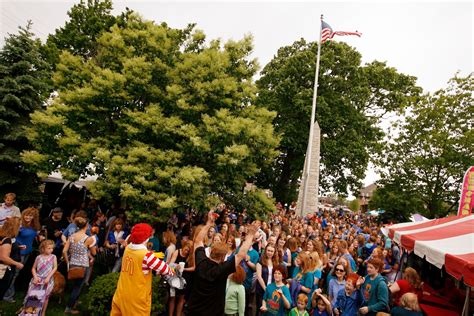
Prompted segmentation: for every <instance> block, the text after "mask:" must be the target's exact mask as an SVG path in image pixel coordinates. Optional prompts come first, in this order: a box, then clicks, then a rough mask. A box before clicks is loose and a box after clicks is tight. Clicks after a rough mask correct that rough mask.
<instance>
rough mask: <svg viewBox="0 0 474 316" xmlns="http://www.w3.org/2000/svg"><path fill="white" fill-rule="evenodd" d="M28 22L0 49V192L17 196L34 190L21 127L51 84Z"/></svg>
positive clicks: (24, 197) (27, 197)
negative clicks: (23, 155) (25, 161)
mask: <svg viewBox="0 0 474 316" xmlns="http://www.w3.org/2000/svg"><path fill="white" fill-rule="evenodd" d="M31 26H32V24H31V22H28V24H27V26H26V27H25V28H23V27H20V28H19V32H18V34H11V35H9V36H8V37H7V38H6V40H5V45H4V46H3V47H2V49H1V51H0V131H1V132H0V195H1V196H3V193H5V192H10V191H13V192H16V193H17V195H18V197H19V200H22V201H27V200H30V199H31V197H32V196H31V194H32V192H37V190H36V188H37V179H36V176H35V174H31V173H28V172H26V171H25V168H24V166H23V164H22V162H21V157H20V152H21V151H22V150H24V149H29V148H30V147H29V143H28V140H27V139H26V135H25V132H24V130H23V128H24V127H25V126H28V125H29V124H30V123H29V114H30V113H32V112H33V111H34V110H37V109H39V108H40V107H41V105H42V103H43V101H44V100H45V98H46V96H47V91H48V90H49V87H50V85H49V84H50V81H51V80H50V77H51V74H50V73H49V72H48V70H47V69H48V64H47V63H46V62H45V60H44V59H43V58H42V56H41V54H40V53H39V48H40V45H41V43H40V41H39V40H35V39H34V34H33V33H32V32H31Z"/></svg>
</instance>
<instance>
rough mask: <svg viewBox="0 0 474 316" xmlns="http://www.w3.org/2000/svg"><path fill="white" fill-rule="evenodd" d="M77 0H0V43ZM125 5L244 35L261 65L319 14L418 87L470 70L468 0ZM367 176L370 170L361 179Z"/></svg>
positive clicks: (309, 33) (40, 30)
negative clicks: (19, 28) (413, 79)
mask: <svg viewBox="0 0 474 316" xmlns="http://www.w3.org/2000/svg"><path fill="white" fill-rule="evenodd" d="M78 2H79V1H65V0H62V1H41V0H36V1H22V0H0V12H1V15H0V35H1V39H0V45H3V43H4V40H3V38H4V37H5V36H6V35H7V33H15V32H16V28H17V26H18V25H25V24H26V21H27V20H28V19H31V20H32V21H33V23H34V24H33V31H34V33H36V35H37V36H38V37H39V38H41V39H43V40H44V39H45V38H46V36H47V34H49V33H52V32H54V30H55V29H56V28H58V27H60V26H62V25H63V24H64V22H65V21H66V19H67V18H68V17H67V11H68V10H69V8H70V7H71V6H72V5H73V4H74V3H78ZM125 7H129V8H130V9H133V10H134V11H136V12H139V13H140V14H141V15H142V16H143V17H145V18H146V19H150V20H154V21H156V22H162V21H164V22H166V23H168V25H169V26H171V27H174V28H183V27H185V26H186V25H187V24H188V23H193V22H194V23H197V28H199V29H202V30H203V31H204V32H205V34H206V35H207V38H208V39H214V38H221V39H223V40H227V39H230V38H231V39H234V40H238V39H241V38H242V37H243V36H244V35H245V34H249V33H250V34H252V35H253V36H254V47H255V49H254V57H255V58H257V59H258V61H259V64H260V66H261V67H263V66H264V65H265V64H266V63H268V62H269V61H270V60H271V59H272V58H273V56H274V55H275V54H276V52H277V50H278V48H279V47H281V46H285V45H291V44H292V43H293V42H294V41H296V40H298V39H300V38H301V37H303V38H305V39H306V40H307V41H314V40H318V39H319V27H320V15H321V14H324V19H325V21H326V22H327V23H328V24H329V25H331V27H332V28H333V30H334V31H356V30H357V31H359V32H362V34H363V35H362V37H361V38H358V37H355V36H346V37H338V38H337V40H341V41H345V42H346V43H348V44H349V45H351V46H353V47H355V48H356V49H357V50H358V51H359V52H360V53H361V54H362V60H363V62H371V61H373V60H379V61H386V62H387V63H388V65H389V66H392V67H395V68H396V69H397V70H398V71H400V72H402V73H405V74H409V75H413V76H416V77H417V78H418V84H419V85H420V86H421V87H422V88H423V89H424V90H425V91H430V92H433V91H435V90H437V89H440V88H443V87H445V86H446V83H447V81H448V80H449V78H451V77H453V75H454V74H455V73H456V72H457V71H460V72H461V74H462V75H467V74H468V73H470V72H472V66H473V58H474V54H473V10H474V9H473V2H472V1H460V2H455V1H449V2H446V1H445V2H442V1H437V2H430V1H419V2H412V1H397V2H387V1H381V0H379V1H372V2H369V1H303V2H295V1H291V2H290V1H277V2H275V1H239V2H236V1H209V2H204V1H186V2H185V1H172V2H171V1H156V0H154V1H151V0H150V1H143V0H142V1H114V8H115V9H114V14H119V13H120V12H122V11H123V10H124V9H125ZM308 106H311V105H310V104H309V105H308ZM374 179H376V176H375V175H374V174H373V173H371V172H369V174H368V176H367V178H366V180H365V183H366V184H369V183H370V182H372V181H373V180H374Z"/></svg>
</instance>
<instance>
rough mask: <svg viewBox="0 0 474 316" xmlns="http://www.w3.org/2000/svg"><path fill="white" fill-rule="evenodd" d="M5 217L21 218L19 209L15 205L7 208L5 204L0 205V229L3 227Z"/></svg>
mask: <svg viewBox="0 0 474 316" xmlns="http://www.w3.org/2000/svg"><path fill="white" fill-rule="evenodd" d="M7 217H18V218H21V212H20V209H19V208H18V207H16V206H15V205H12V206H10V207H8V206H6V205H5V203H2V205H0V227H2V226H3V224H4V223H5V220H6V219H7Z"/></svg>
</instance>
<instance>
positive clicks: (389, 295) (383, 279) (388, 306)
mask: <svg viewBox="0 0 474 316" xmlns="http://www.w3.org/2000/svg"><path fill="white" fill-rule="evenodd" d="M382 282H383V283H385V285H386V286H387V290H388V300H387V310H385V311H382V312H387V313H389V312H390V308H391V306H392V293H391V292H390V288H389V286H388V282H387V279H386V278H385V277H383V276H382V280H380V281H379V282H378V283H377V286H376V287H375V295H377V293H378V289H379V285H380V283H382ZM377 300H378V297H377Z"/></svg>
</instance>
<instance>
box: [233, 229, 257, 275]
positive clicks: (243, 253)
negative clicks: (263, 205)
mask: <svg viewBox="0 0 474 316" xmlns="http://www.w3.org/2000/svg"><path fill="white" fill-rule="evenodd" d="M256 233H257V227H256V226H255V225H249V226H248V227H247V235H245V240H244V242H243V243H242V244H241V245H240V249H239V252H238V253H237V254H236V255H235V266H236V267H237V266H238V265H239V264H240V262H241V261H242V260H243V259H244V258H246V257H247V252H248V251H249V249H250V247H251V246H252V243H253V239H254V237H255V234H256ZM252 265H253V267H252ZM249 266H250V267H251V268H252V269H253V270H255V265H254V264H253V263H250V262H249Z"/></svg>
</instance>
